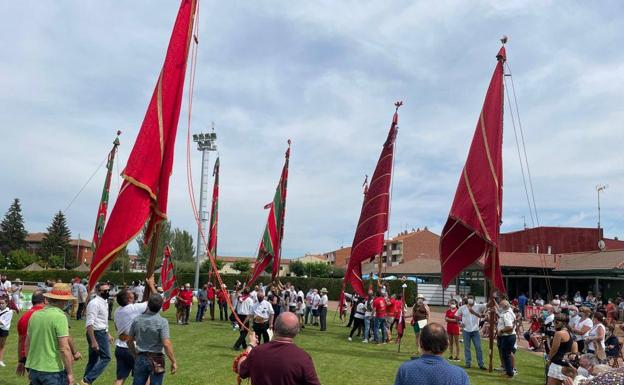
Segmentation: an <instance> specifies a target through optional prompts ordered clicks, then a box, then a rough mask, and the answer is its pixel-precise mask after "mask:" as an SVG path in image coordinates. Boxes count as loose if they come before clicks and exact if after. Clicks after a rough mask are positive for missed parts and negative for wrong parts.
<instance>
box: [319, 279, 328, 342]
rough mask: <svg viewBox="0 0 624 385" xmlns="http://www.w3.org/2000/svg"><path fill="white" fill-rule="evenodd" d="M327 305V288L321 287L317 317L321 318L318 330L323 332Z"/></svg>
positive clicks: (325, 326) (325, 324) (325, 325)
mask: <svg viewBox="0 0 624 385" xmlns="http://www.w3.org/2000/svg"><path fill="white" fill-rule="evenodd" d="M328 305H329V298H328V297H327V289H326V288H322V289H321V300H320V302H319V318H320V319H321V328H320V330H321V331H322V332H324V331H325V330H327V306H328Z"/></svg>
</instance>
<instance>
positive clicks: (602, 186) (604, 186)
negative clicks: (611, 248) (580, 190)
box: [596, 184, 609, 241]
mask: <svg viewBox="0 0 624 385" xmlns="http://www.w3.org/2000/svg"><path fill="white" fill-rule="evenodd" d="M607 187H609V185H607V184H603V185H596V192H597V193H598V241H601V240H602V237H601V236H600V192H602V191H604V190H606V189H607Z"/></svg>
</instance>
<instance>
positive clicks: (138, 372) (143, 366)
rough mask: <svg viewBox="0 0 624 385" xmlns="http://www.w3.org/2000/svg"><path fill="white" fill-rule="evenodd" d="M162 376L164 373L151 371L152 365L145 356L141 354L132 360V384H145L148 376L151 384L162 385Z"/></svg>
mask: <svg viewBox="0 0 624 385" xmlns="http://www.w3.org/2000/svg"><path fill="white" fill-rule="evenodd" d="M164 377H165V373H160V374H154V373H152V366H151V365H150V363H149V361H148V359H147V357H146V356H144V355H142V354H139V355H138V356H137V358H136V360H135V362H134V380H133V381H132V385H145V383H146V382H147V379H148V378H149V379H150V384H151V385H162V383H163V379H164Z"/></svg>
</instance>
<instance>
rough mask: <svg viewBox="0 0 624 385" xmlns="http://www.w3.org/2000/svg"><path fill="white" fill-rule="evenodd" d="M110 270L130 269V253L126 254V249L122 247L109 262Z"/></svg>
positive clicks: (122, 270) (123, 270) (121, 270)
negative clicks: (111, 261)
mask: <svg viewBox="0 0 624 385" xmlns="http://www.w3.org/2000/svg"><path fill="white" fill-rule="evenodd" d="M109 270H110V271H118V272H125V271H128V270H130V255H129V254H128V249H127V248H125V247H124V248H123V249H122V250H120V251H119V252H118V253H117V255H116V256H115V260H114V261H113V263H111V265H110V268H109Z"/></svg>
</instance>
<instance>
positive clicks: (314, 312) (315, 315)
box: [312, 309, 319, 317]
mask: <svg viewBox="0 0 624 385" xmlns="http://www.w3.org/2000/svg"><path fill="white" fill-rule="evenodd" d="M312 316H314V317H318V316H319V311H318V309H312Z"/></svg>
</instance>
